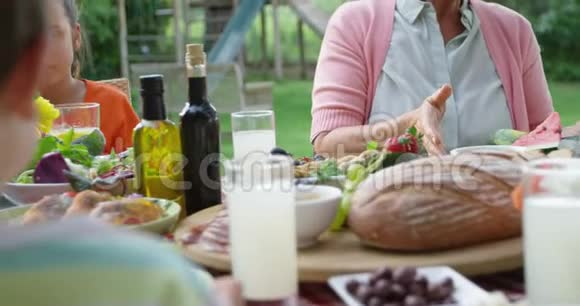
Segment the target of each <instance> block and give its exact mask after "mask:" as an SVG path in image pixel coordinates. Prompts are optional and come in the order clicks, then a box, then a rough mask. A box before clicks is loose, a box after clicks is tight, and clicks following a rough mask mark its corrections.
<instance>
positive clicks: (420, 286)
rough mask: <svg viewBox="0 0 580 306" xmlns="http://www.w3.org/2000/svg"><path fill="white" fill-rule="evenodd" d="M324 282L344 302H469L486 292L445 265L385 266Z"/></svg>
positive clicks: (411, 305) (428, 305)
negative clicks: (373, 270) (371, 271)
mask: <svg viewBox="0 0 580 306" xmlns="http://www.w3.org/2000/svg"><path fill="white" fill-rule="evenodd" d="M328 282H329V284H330V287H332V289H333V290H334V291H335V292H336V293H337V294H338V296H340V298H341V299H342V300H343V301H344V302H345V303H346V304H347V305H348V306H432V305H438V306H439V305H462V306H470V305H478V304H479V303H481V301H483V300H485V299H486V298H487V296H488V294H487V293H486V292H485V291H484V290H482V289H481V288H479V287H477V286H476V285H475V284H473V283H472V282H470V281H469V280H468V279H466V278H465V277H463V276H462V275H461V274H459V273H457V272H456V271H454V270H453V269H451V268H449V267H426V268H413V267H399V268H390V267H385V268H382V269H380V270H378V271H375V272H373V273H362V274H354V275H343V276H336V277H333V278H331V279H330V280H329V281H328Z"/></svg>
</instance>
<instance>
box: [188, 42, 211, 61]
mask: <svg viewBox="0 0 580 306" xmlns="http://www.w3.org/2000/svg"><path fill="white" fill-rule="evenodd" d="M206 57H207V55H206V54H205V52H204V51H203V45H202V44H189V45H187V63H188V64H189V65H190V66H196V65H205V63H206V61H207V58H206Z"/></svg>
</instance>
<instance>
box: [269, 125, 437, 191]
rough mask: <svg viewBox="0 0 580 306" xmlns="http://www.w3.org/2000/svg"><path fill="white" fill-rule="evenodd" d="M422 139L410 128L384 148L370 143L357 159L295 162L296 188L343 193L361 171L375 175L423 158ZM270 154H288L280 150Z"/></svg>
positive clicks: (315, 158) (318, 158) (354, 157)
mask: <svg viewBox="0 0 580 306" xmlns="http://www.w3.org/2000/svg"><path fill="white" fill-rule="evenodd" d="M421 138H422V136H421V135H420V134H419V133H418V131H417V129H416V128H414V127H412V128H410V129H408V130H407V132H406V133H405V134H403V135H401V136H399V137H394V138H390V139H388V140H387V141H386V142H385V143H384V144H381V145H379V144H378V143H376V142H370V143H369V144H368V145H367V150H365V151H364V152H362V153H361V154H358V155H345V156H341V157H338V158H336V157H331V156H322V155H316V156H314V158H309V157H302V158H298V159H295V165H294V166H295V167H294V176H295V178H296V182H297V184H299V185H300V184H303V185H330V186H333V187H338V188H340V189H345V187H346V186H347V184H349V181H353V180H357V179H356V178H354V177H353V176H354V174H356V173H359V174H360V170H361V168H366V169H367V170H369V172H375V171H378V170H381V169H383V168H387V167H391V166H394V165H397V164H401V163H405V162H409V161H412V160H415V159H419V158H421V157H423V156H426V153H425V152H424V150H423V149H422V143H421ZM272 153H273V154H276V153H278V154H287V153H285V152H284V151H283V150H279V149H277V150H274V151H273V152H272ZM359 179H360V178H359Z"/></svg>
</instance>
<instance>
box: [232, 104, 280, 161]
mask: <svg viewBox="0 0 580 306" xmlns="http://www.w3.org/2000/svg"><path fill="white" fill-rule="evenodd" d="M232 133H233V135H232V136H233V143H234V159H235V160H244V159H252V160H256V159H263V158H265V157H267V156H268V155H269V154H270V151H271V150H272V149H273V148H275V147H276V128H275V123H274V112H273V111H269V110H264V111H244V112H238V113H233V114H232Z"/></svg>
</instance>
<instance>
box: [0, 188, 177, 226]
mask: <svg viewBox="0 0 580 306" xmlns="http://www.w3.org/2000/svg"><path fill="white" fill-rule="evenodd" d="M180 212H181V206H180V205H179V204H178V203H176V202H173V201H168V200H163V199H153V198H145V197H142V196H139V195H131V196H127V197H121V196H113V195H111V194H110V193H107V192H96V191H92V190H87V191H83V192H80V193H75V192H67V193H63V194H55V195H50V196H46V197H44V198H43V199H41V200H40V201H38V202H37V203H34V204H32V205H25V206H19V207H14V208H10V209H5V210H2V211H0V223H8V224H13V225H30V224H39V223H44V222H56V221H60V220H66V219H68V218H73V217H79V216H84V217H90V218H95V219H98V220H102V221H104V222H106V223H109V224H113V225H118V226H125V227H127V228H131V229H138V230H142V231H146V232H151V233H158V234H165V233H167V232H170V231H171V230H172V229H173V227H174V226H175V224H176V223H177V220H178V219H179V214H180Z"/></svg>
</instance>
